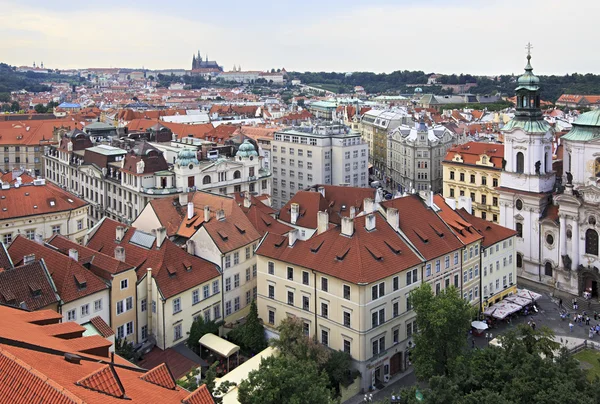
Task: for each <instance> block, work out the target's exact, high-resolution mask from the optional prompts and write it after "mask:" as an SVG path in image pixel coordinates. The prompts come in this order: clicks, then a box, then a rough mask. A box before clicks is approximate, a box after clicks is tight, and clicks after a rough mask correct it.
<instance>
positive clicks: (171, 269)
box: [167, 265, 177, 278]
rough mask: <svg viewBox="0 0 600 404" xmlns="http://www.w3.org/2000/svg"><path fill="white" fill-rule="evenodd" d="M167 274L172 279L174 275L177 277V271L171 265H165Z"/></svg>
mask: <svg viewBox="0 0 600 404" xmlns="http://www.w3.org/2000/svg"><path fill="white" fill-rule="evenodd" d="M167 272H168V273H169V276H170V277H171V278H172V277H174V276H175V275H177V269H175V267H173V266H171V265H167Z"/></svg>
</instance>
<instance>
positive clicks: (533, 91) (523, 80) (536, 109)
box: [515, 43, 542, 120]
mask: <svg viewBox="0 0 600 404" xmlns="http://www.w3.org/2000/svg"><path fill="white" fill-rule="evenodd" d="M532 48H533V46H532V45H531V43H528V44H527V46H526V47H525V49H527V64H526V65H525V73H524V74H523V75H521V76H520V77H519V78H518V80H517V83H518V87H517V88H516V89H515V92H516V93H517V112H516V116H517V117H520V118H525V119H536V120H538V119H542V111H541V110H540V94H539V92H540V87H539V84H540V79H539V78H538V77H537V76H536V75H534V74H533V67H532V66H531V49H532Z"/></svg>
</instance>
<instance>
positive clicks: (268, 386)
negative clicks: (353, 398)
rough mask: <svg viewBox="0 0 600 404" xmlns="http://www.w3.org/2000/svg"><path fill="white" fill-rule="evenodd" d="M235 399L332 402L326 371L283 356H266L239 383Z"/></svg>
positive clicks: (247, 402)
mask: <svg viewBox="0 0 600 404" xmlns="http://www.w3.org/2000/svg"><path fill="white" fill-rule="evenodd" d="M238 400H239V401H240V403H242V404H259V403H260V404H280V403H286V404H305V403H323V404H333V403H335V400H334V399H333V395H332V391H331V390H330V389H329V388H328V380H327V374H326V373H325V372H319V370H318V368H317V365H316V364H315V363H313V362H310V361H297V360H295V359H294V358H292V357H290V356H286V355H280V356H270V357H268V358H265V359H263V360H262V361H261V364H260V367H259V368H258V370H254V371H252V372H250V374H249V375H248V378H247V379H246V380H244V381H242V382H241V383H240V386H239V389H238Z"/></svg>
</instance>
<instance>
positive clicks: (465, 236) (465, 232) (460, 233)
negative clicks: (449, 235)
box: [433, 195, 483, 245]
mask: <svg viewBox="0 0 600 404" xmlns="http://www.w3.org/2000/svg"><path fill="white" fill-rule="evenodd" d="M433 203H435V205H436V206H437V207H438V208H440V210H439V211H438V215H439V217H441V218H442V220H443V221H444V222H446V224H447V225H448V226H449V227H450V228H451V229H452V231H453V232H454V234H455V235H456V237H458V239H459V240H460V241H461V242H462V243H463V244H464V245H468V244H471V243H474V242H476V241H477V240H481V239H482V238H483V236H481V235H480V234H479V233H478V232H477V230H475V227H474V226H473V225H472V224H471V223H469V221H468V220H465V219H464V218H463V217H461V216H460V215H459V214H458V213H457V212H456V211H454V210H453V209H452V208H451V207H450V206H448V205H447V204H446V201H445V200H444V197H442V196H441V195H435V196H434V197H433Z"/></svg>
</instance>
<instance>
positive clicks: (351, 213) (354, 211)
mask: <svg viewBox="0 0 600 404" xmlns="http://www.w3.org/2000/svg"><path fill="white" fill-rule="evenodd" d="M355 216H356V208H355V207H354V206H350V218H351V219H354V217H355Z"/></svg>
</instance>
